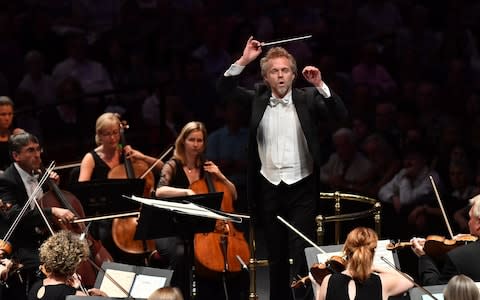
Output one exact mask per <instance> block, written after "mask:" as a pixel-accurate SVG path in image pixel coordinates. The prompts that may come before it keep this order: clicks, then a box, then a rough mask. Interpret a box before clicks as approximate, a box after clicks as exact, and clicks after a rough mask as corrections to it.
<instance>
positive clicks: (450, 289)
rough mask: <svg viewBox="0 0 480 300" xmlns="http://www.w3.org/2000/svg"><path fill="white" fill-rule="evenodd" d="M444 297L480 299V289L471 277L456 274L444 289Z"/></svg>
mask: <svg viewBox="0 0 480 300" xmlns="http://www.w3.org/2000/svg"><path fill="white" fill-rule="evenodd" d="M443 298H444V299H445V300H478V299H480V291H479V290H478V287H477V285H476V284H475V282H474V281H473V280H472V279H471V278H470V277H468V276H465V275H455V276H453V277H452V278H451V279H450V280H449V281H448V284H447V287H446V288H445V291H443Z"/></svg>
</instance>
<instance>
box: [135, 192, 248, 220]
mask: <svg viewBox="0 0 480 300" xmlns="http://www.w3.org/2000/svg"><path fill="white" fill-rule="evenodd" d="M130 198H131V199H132V200H135V201H138V202H140V203H143V204H146V205H150V206H154V207H158V208H163V209H167V210H170V211H174V212H176V213H182V214H188V215H193V216H199V217H204V218H210V219H216V220H225V221H233V222H238V220H235V219H233V218H231V217H229V216H226V215H220V214H217V213H215V212H213V211H211V210H208V209H206V208H203V207H200V206H198V205H196V204H195V203H178V202H173V201H164V200H156V199H148V198H143V197H138V196H134V195H132V196H131V197H130ZM240 222H241V219H240Z"/></svg>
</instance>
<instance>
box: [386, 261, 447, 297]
mask: <svg viewBox="0 0 480 300" xmlns="http://www.w3.org/2000/svg"><path fill="white" fill-rule="evenodd" d="M380 259H381V260H383V261H384V262H385V263H386V264H387V265H388V266H389V267H390V268H392V269H394V270H395V271H397V272H398V273H399V274H400V275H402V276H403V277H405V278H406V279H407V280H408V281H410V282H411V283H413V285H415V286H416V287H418V288H419V289H421V290H422V291H423V292H424V293H426V294H427V295H429V296H430V297H432V299H434V300H438V298H437V297H435V296H434V295H433V294H432V293H431V292H430V291H429V290H427V289H426V288H424V287H423V286H421V285H419V284H418V283H416V282H415V280H413V279H412V278H411V277H410V276H408V275H407V274H405V273H403V272H402V271H400V270H399V269H398V268H397V267H396V266H395V265H394V264H392V263H391V262H390V261H389V260H388V259H386V258H385V257H383V256H381V257H380Z"/></svg>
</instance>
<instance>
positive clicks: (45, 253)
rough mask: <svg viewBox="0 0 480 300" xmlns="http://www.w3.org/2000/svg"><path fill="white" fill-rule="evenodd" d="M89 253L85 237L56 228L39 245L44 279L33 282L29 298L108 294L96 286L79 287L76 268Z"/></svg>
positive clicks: (43, 299) (61, 297)
mask: <svg viewBox="0 0 480 300" xmlns="http://www.w3.org/2000/svg"><path fill="white" fill-rule="evenodd" d="M88 256H89V247H88V243H87V241H86V240H85V239H83V240H82V239H80V235H77V234H75V233H73V232H71V231H65V230H62V231H59V232H57V233H55V234H54V235H52V236H51V237H49V238H48V239H47V240H46V241H45V242H43V243H42V245H41V246H40V261H41V263H42V265H41V271H42V272H43V273H44V274H45V276H46V278H44V279H41V280H39V281H37V282H36V283H34V284H33V286H32V288H31V289H30V292H29V293H28V300H38V299H42V300H48V299H64V298H65V297H66V296H69V295H81V296H88V295H92V296H107V295H106V294H105V293H104V292H102V291H100V290H99V289H96V288H93V289H89V290H88V291H87V290H82V289H81V280H80V277H79V276H78V275H76V271H77V268H78V266H79V265H80V263H81V262H82V261H83V260H84V259H86V258H87V257H88Z"/></svg>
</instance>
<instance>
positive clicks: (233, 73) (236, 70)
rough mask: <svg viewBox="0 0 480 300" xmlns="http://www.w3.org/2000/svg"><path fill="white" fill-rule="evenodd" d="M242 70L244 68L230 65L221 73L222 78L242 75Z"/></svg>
mask: <svg viewBox="0 0 480 300" xmlns="http://www.w3.org/2000/svg"><path fill="white" fill-rule="evenodd" d="M243 69H245V66H240V65H236V64H232V65H231V66H230V68H228V70H226V71H225V73H223V76H225V77H229V76H237V75H239V74H240V73H242V71H243Z"/></svg>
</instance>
